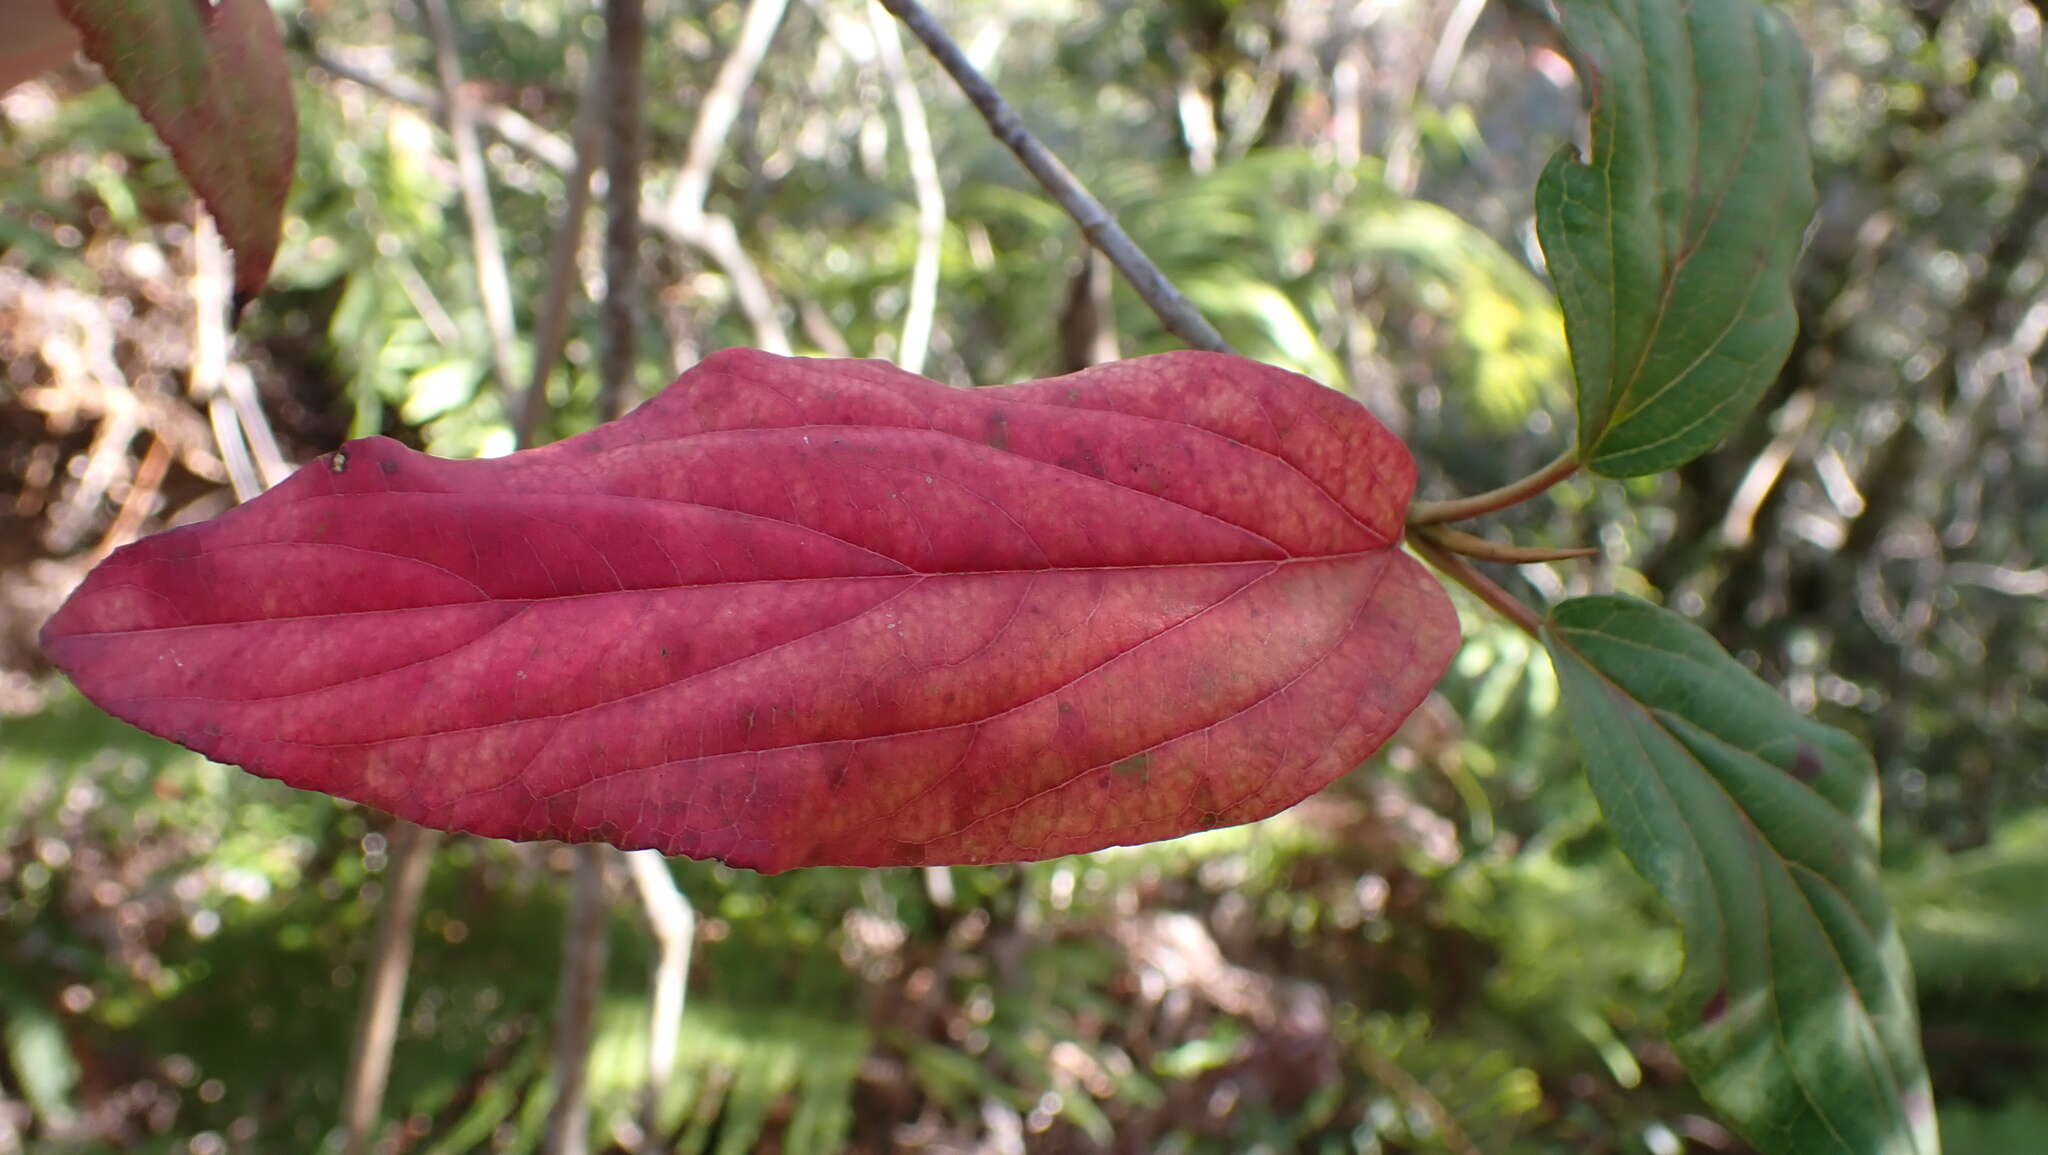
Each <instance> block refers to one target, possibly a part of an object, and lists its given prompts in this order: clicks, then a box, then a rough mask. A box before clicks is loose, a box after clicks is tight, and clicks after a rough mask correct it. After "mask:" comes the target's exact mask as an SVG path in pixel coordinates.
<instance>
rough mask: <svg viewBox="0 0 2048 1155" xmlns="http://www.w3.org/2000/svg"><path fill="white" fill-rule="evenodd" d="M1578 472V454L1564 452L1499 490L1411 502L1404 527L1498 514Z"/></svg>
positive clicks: (1568, 450) (1571, 451)
mask: <svg viewBox="0 0 2048 1155" xmlns="http://www.w3.org/2000/svg"><path fill="white" fill-rule="evenodd" d="M1578 471H1579V452H1578V450H1577V449H1576V448H1574V449H1567V450H1565V451H1564V452H1563V453H1560V454H1558V455H1557V457H1556V458H1555V459H1554V460H1552V461H1551V463H1550V464H1548V465H1546V466H1544V467H1543V468H1541V469H1539V470H1537V471H1536V472H1534V473H1532V474H1530V475H1529V476H1527V477H1524V478H1521V479H1520V480H1517V481H1510V482H1508V483H1507V484H1506V485H1503V486H1501V487H1500V488H1499V489H1493V490H1488V491H1487V492H1485V493H1481V494H1475V495H1474V496H1472V497H1459V498H1453V499H1451V500H1449V501H1418V502H1415V503H1413V504H1411V505H1410V506H1409V507H1408V524H1409V525H1438V524H1441V523H1443V522H1446V521H1464V520H1466V519H1467V518H1474V517H1480V516H1483V515H1485V514H1489V513H1498V512H1500V511H1501V510H1503V509H1506V508H1508V507H1509V506H1513V505H1520V504H1521V503H1523V502H1525V501H1528V500H1529V499H1530V498H1532V497H1535V496H1537V495H1538V494H1541V493H1543V492H1544V491H1545V490H1548V489H1549V488H1550V487H1551V486H1553V485H1556V484H1557V483H1558V482H1560V481H1563V480H1564V479H1565V478H1567V477H1570V476H1571V475H1572V474H1574V473H1577V472H1578Z"/></svg>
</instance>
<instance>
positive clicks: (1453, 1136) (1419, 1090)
mask: <svg viewBox="0 0 2048 1155" xmlns="http://www.w3.org/2000/svg"><path fill="white" fill-rule="evenodd" d="M1358 1055H1359V1057H1360V1059H1362V1060H1363V1062H1364V1066H1365V1069H1366V1073H1367V1074H1369V1075H1371V1076H1372V1077H1373V1078H1375V1079H1377V1080H1379V1081H1380V1082H1382V1083H1384V1084H1386V1085H1387V1087H1388V1089H1389V1090H1391V1091H1393V1092H1394V1094H1396V1095H1399V1096H1400V1097H1401V1098H1402V1099H1405V1100H1406V1101H1407V1102H1408V1105H1409V1106H1410V1107H1420V1108H1421V1109H1422V1112H1423V1113H1424V1114H1426V1115H1428V1116H1429V1118H1430V1122H1432V1123H1434V1124H1435V1125H1436V1132H1437V1137H1438V1138H1440V1139H1442V1140H1443V1143H1444V1146H1446V1147H1448V1148H1450V1149H1451V1152H1452V1155H1480V1151H1479V1148H1478V1147H1476V1146H1474V1145H1473V1143H1472V1140H1471V1138H1470V1137H1469V1136H1467V1135H1466V1134H1465V1129H1464V1128H1463V1127H1460V1126H1459V1125H1458V1117H1457V1116H1455V1115H1453V1114H1451V1109H1450V1108H1449V1107H1446V1106H1444V1103H1443V1100H1442V1099H1439V1098H1437V1097H1436V1096H1435V1095H1434V1094H1432V1093H1430V1090H1429V1088H1428V1087H1425V1086H1423V1085H1422V1081H1421V1080H1420V1079H1417V1078H1416V1077H1415V1076H1413V1075H1411V1074H1409V1073H1408V1070H1407V1068H1405V1067H1403V1066H1401V1064H1399V1063H1396V1062H1395V1061H1394V1060H1392V1059H1390V1058H1388V1057H1387V1056H1385V1055H1382V1054H1380V1053H1379V1052H1378V1051H1375V1050H1373V1049H1372V1048H1371V1047H1365V1048H1363V1049H1361V1050H1360V1051H1359V1052H1358Z"/></svg>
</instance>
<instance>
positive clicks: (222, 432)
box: [206, 393, 263, 501]
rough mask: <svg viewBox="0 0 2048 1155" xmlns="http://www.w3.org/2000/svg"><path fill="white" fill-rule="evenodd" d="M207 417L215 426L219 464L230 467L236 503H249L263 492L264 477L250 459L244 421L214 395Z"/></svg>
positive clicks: (222, 398) (220, 398)
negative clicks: (236, 417)
mask: <svg viewBox="0 0 2048 1155" xmlns="http://www.w3.org/2000/svg"><path fill="white" fill-rule="evenodd" d="M206 418H207V421H208V423H209V424H211V425H212V426H213V443H214V445H215V446H217V447H218V448H219V449H220V462H221V464H222V465H224V466H226V467H227V471H228V484H229V485H232V486H234V489H235V500H236V501H247V500H249V499H250V498H252V497H255V496H256V495H257V494H259V493H262V492H263V478H262V477H260V476H258V475H257V473H256V459H255V458H253V457H251V456H249V444H248V442H246V441H244V440H242V425H241V422H239V421H237V420H235V407H234V405H233V404H231V403H230V402H229V401H228V399H227V398H226V397H224V396H222V395H221V394H219V393H215V394H214V395H213V397H212V398H211V399H209V400H208V401H207V402H206Z"/></svg>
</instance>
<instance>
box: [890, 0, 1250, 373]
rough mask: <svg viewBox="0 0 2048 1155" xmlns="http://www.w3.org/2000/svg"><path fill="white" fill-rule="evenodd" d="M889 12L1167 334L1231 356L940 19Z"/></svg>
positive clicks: (904, 8)
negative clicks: (916, 41) (954, 41)
mask: <svg viewBox="0 0 2048 1155" xmlns="http://www.w3.org/2000/svg"><path fill="white" fill-rule="evenodd" d="M880 2H881V5H882V7H884V8H887V9H888V10H889V11H890V12H891V13H893V14H894V15H895V17H896V19H898V20H901V21H902V22H903V26H904V27H905V28H908V29H910V33H911V35H913V36H915V37H917V38H918V40H919V41H921V42H922V43H923V44H924V46H925V48H926V50H927V51H929V52H930V53H931V54H932V58H933V59H935V60H937V61H938V62H939V67H941V68H943V69H945V70H946V74H947V75H949V76H951V77H952V78H953V83H954V84H956V85H958V86H959V88H960V91H961V92H962V93H963V94H965V95H966V97H967V99H968V101H969V103H971V104H973V105H974V107H975V109H976V111H978V112H980V113H981V118H982V119H983V120H985V121H987V122H988V127H989V131H990V132H991V133H993V134H994V135H995V138H996V139H997V140H999V141H1001V142H1002V143H1003V145H1004V146H1005V147H1007V148H1008V149H1009V150H1010V151H1011V152H1012V153H1013V154H1015V155H1016V157H1017V160H1018V161H1019V162H1021V163H1022V164H1023V165H1024V167H1025V169H1026V170H1027V171H1029V172H1030V173H1031V175H1032V177H1033V178H1034V179H1036V180H1037V181H1038V183H1039V186H1040V187H1041V188H1043V189H1045V191H1046V192H1047V193H1048V194H1049V195H1051V197H1052V198H1053V199H1054V200H1055V201H1058V202H1059V205H1060V207H1061V208H1063V209H1065V210H1066V211H1067V215H1068V216H1070V217H1072V218H1073V219H1074V223H1075V224H1077V225H1080V226H1081V232H1082V234H1083V235H1085V236H1086V237H1087V238H1088V240H1089V242H1090V243H1091V244H1093V245H1094V246H1095V247H1096V248H1098V249H1101V250H1102V252H1103V255H1104V256H1107V257H1108V258H1109V260H1110V263H1111V264H1113V265H1115V266H1116V268H1117V271H1118V272H1120V273H1122V274H1123V275H1124V279H1125V280H1127V281H1129V282H1130V283H1131V287H1132V288H1133V289H1135V290H1136V291H1137V294H1138V296H1139V297H1140V298H1141V299H1143V300H1144V302H1145V304H1146V305H1147V306H1148V307H1149V308H1150V309H1151V310H1152V313H1153V315H1154V316H1156V317H1158V318H1159V323H1160V324H1161V325H1164V326H1165V327H1166V331H1167V332H1169V333H1172V334H1173V335H1174V336H1176V337H1179V338H1180V339H1181V340H1183V341H1186V342H1187V343H1188V344H1190V345H1192V346H1194V347H1195V348H1197V349H1207V350H1209V351H1211V352H1215V353H1228V352H1231V351H1232V350H1231V348H1230V345H1229V343H1228V342H1226V341H1225V340H1224V339H1223V335H1222V334H1221V333H1218V332H1217V331H1216V328H1215V326H1213V325H1211V324H1209V322H1208V320H1207V319H1206V318H1204V317H1203V316H1202V314H1201V312H1200V311H1199V310H1197V309H1196V308H1195V306H1194V302H1192V301H1190V300H1188V299H1187V297H1186V296H1184V295H1183V294H1182V293H1181V291H1180V290H1179V289H1178V288H1175V287H1174V284H1173V282H1172V281H1170V280H1168V279H1167V277H1166V274H1165V273H1163V272H1161V271H1160V270H1159V266H1158V265H1155V264H1153V263H1152V258H1150V257H1148V256H1146V255H1145V253H1144V250H1142V249H1140V248H1139V247H1138V246H1137V244H1136V243H1135V242H1133V241H1132V240H1131V238H1130V236H1129V235H1128V234H1126V233H1125V232H1124V230H1123V227H1122V226H1121V225H1119V224H1117V223H1116V218H1115V217H1114V216H1112V215H1110V212H1109V210H1108V209H1106V208H1104V207H1102V202H1101V201H1098V200H1096V199H1095V198H1094V197H1093V196H1091V195H1090V194H1089V192H1088V190H1087V189H1086V188H1083V187H1082V185H1081V182H1080V181H1079V180H1078V179H1076V178H1075V176H1074V174H1073V173H1071V172H1069V171H1067V166H1066V165H1064V164H1062V163H1061V162H1060V159H1059V158H1058V157H1056V156H1054V155H1053V154H1052V152H1051V150H1049V149H1047V148H1046V147H1045V145H1043V144H1041V143H1040V142H1039V140H1038V138H1037V137H1035V136H1033V135H1031V132H1030V130H1029V129H1027V128H1025V127H1024V122H1023V120H1022V119H1020V118H1019V117H1018V116H1017V113H1016V110H1015V109H1012V108H1011V107H1010V105H1009V102H1008V101H1005V100H1004V99H1003V97H1002V94H1001V93H999V92H997V91H996V90H995V87H994V86H993V85H991V84H990V83H989V82H988V80H987V78H985V77H983V76H982V75H981V73H980V72H979V71H977V70H976V69H975V67H974V65H973V63H972V62H970V61H969V60H968V59H967V54H966V53H964V52H962V51H961V50H960V46H959V45H958V44H955V43H953V40H952V38H951V37H949V36H947V35H946V31H945V29H943V28H940V27H939V25H938V22H937V21H936V20H934V19H932V14H931V13H930V12H928V11H926V10H925V7H924V5H922V4H919V3H918V2H917V0H880Z"/></svg>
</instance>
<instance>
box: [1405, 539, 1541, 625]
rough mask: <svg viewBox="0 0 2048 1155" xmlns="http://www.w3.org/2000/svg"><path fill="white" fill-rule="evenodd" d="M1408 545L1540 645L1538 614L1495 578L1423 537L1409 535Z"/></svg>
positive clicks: (1539, 620)
mask: <svg viewBox="0 0 2048 1155" xmlns="http://www.w3.org/2000/svg"><path fill="white" fill-rule="evenodd" d="M1408 544H1409V546H1410V547H1411V548H1413V549H1414V550H1415V552H1416V553H1418V554H1420V555H1422V559H1423V560H1424V561H1426V562H1428V563H1429V564H1430V565H1433V566H1435V567H1436V568H1437V570H1438V571H1439V572H1441V573H1442V574H1443V575H1444V576H1445V577H1448V578H1450V579H1451V580H1452V581H1454V582H1457V583H1458V584H1459V585H1461V586H1464V587H1465V588H1466V589H1468V590H1470V591H1472V595H1473V596H1474V597H1476V598H1478V599H1479V600H1480V601H1482V602H1485V603H1486V604H1487V605H1489V606H1491V607H1493V609H1494V611H1495V612H1496V613H1498V614H1500V615H1501V616H1502V617H1504V618H1506V619H1507V620H1509V621H1510V622H1513V623H1514V624H1515V625H1517V626H1519V627H1521V629H1522V632H1524V633H1526V634H1528V635H1529V636H1530V637H1532V638H1535V639H1536V640H1538V641H1541V640H1542V639H1543V621H1542V619H1540V618H1538V617H1537V616H1536V611H1535V610H1532V609H1530V608H1529V607H1528V606H1526V605H1523V604H1522V602H1521V600H1520V599H1518V598H1516V597H1515V595H1513V594H1511V593H1509V592H1508V591H1506V590H1504V589H1502V588H1501V587H1500V586H1499V584H1498V583H1496V582H1495V581H1494V580H1493V579H1492V578H1490V577H1487V576H1486V575H1485V574H1483V573H1481V572H1479V569H1478V567H1476V566H1474V565H1473V564H1472V563H1471V562H1469V561H1467V560H1465V559H1464V558H1463V557H1460V556H1459V555H1457V554H1455V553H1452V552H1451V551H1450V550H1448V549H1445V548H1444V547H1443V546H1441V545H1438V544H1437V543H1436V542H1434V541H1432V540H1430V538H1429V537H1428V536H1425V535H1423V534H1419V533H1417V534H1409V535H1408Z"/></svg>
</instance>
